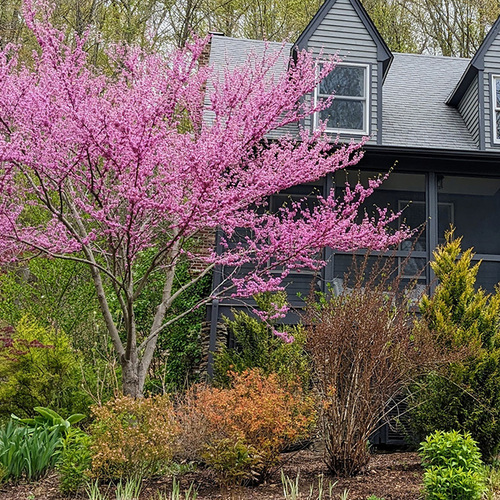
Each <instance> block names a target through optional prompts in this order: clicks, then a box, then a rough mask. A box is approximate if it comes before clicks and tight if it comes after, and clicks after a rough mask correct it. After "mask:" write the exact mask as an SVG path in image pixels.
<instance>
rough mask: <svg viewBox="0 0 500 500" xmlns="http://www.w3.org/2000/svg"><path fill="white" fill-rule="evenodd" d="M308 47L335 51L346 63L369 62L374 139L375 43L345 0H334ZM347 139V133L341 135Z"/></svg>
mask: <svg viewBox="0 0 500 500" xmlns="http://www.w3.org/2000/svg"><path fill="white" fill-rule="evenodd" d="M308 49H309V50H312V51H313V52H314V53H315V54H319V53H320V51H321V50H323V53H324V54H325V55H330V54H336V53H337V52H338V53H339V55H340V57H342V59H343V61H344V62H346V63H349V62H352V63H360V64H369V65H370V66H369V72H370V75H369V76H370V81H371V88H370V94H369V107H370V108H371V109H370V115H369V133H370V134H371V135H373V139H372V140H371V141H370V142H373V143H374V142H376V140H377V134H376V133H377V128H378V126H377V106H378V105H379V103H378V98H377V97H378V96H377V78H378V71H377V46H376V44H375V42H374V40H373V39H372V37H371V35H370V33H369V32H368V30H367V29H366V27H365V26H364V24H363V22H362V21H361V19H360V18H359V17H358V14H357V13H356V11H355V10H354V8H353V6H352V5H351V3H350V2H349V0H337V1H336V2H335V4H334V5H333V7H332V8H331V10H330V12H329V13H328V14H327V15H326V16H325V18H324V19H323V22H322V23H321V24H320V25H319V26H318V27H317V29H316V31H315V32H314V33H313V34H312V35H311V37H310V38H309V41H308ZM343 138H344V139H349V138H350V137H343Z"/></svg>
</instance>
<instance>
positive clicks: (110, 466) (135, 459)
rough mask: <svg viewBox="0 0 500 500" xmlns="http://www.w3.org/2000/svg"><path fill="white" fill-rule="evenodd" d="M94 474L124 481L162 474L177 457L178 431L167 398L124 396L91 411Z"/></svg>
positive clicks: (170, 404) (171, 407)
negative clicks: (128, 477)
mask: <svg viewBox="0 0 500 500" xmlns="http://www.w3.org/2000/svg"><path fill="white" fill-rule="evenodd" d="M92 413H93V414H94V423H93V424H92V426H91V435H92V444H91V451H92V474H93V475H94V476H95V477H98V478H121V477H127V476H130V475H135V474H141V475H143V476H147V475H151V474H155V473H158V472H160V471H161V470H162V469H163V468H165V466H167V465H168V464H169V462H170V461H171V460H172V457H173V455H174V446H175V442H176V437H177V435H178V434H179V428H178V425H177V423H176V421H175V415H174V410H173V406H172V403H171V402H170V400H169V398H168V397H166V396H156V397H153V398H144V399H133V398H130V397H127V396H122V397H119V398H117V399H114V400H111V401H108V402H107V403H106V404H104V405H103V406H95V407H93V409H92Z"/></svg>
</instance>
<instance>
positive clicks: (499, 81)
mask: <svg viewBox="0 0 500 500" xmlns="http://www.w3.org/2000/svg"><path fill="white" fill-rule="evenodd" d="M494 82H495V91H496V92H495V93H496V96H497V106H496V107H497V108H500V78H495V79H494Z"/></svg>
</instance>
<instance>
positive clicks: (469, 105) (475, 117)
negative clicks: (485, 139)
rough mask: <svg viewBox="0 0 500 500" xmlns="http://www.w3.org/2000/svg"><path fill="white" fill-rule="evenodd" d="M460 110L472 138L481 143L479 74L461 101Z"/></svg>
mask: <svg viewBox="0 0 500 500" xmlns="http://www.w3.org/2000/svg"><path fill="white" fill-rule="evenodd" d="M458 111H459V112H460V114H461V115H462V117H463V119H464V121H465V124H466V125H467V128H468V129H469V132H470V133H471V135H472V140H473V141H474V142H475V143H476V144H477V145H479V82H478V77H477V76H476V77H475V78H474V80H473V81H472V83H471V84H470V87H469V88H468V89H467V92H466V93H465V94H464V96H463V98H462V100H461V101H460V102H459V104H458Z"/></svg>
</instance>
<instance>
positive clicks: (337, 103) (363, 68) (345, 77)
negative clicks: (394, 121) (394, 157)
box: [294, 0, 392, 144]
mask: <svg viewBox="0 0 500 500" xmlns="http://www.w3.org/2000/svg"><path fill="white" fill-rule="evenodd" d="M294 49H298V50H302V49H307V50H310V51H312V52H313V53H314V54H315V55H317V56H319V55H320V54H321V53H322V54H323V55H324V56H329V55H333V54H339V56H340V57H341V58H342V62H341V63H340V64H338V65H337V67H336V68H335V69H334V70H333V71H332V73H330V75H329V76H328V77H327V78H326V79H325V80H324V81H323V82H322V83H321V84H320V86H319V87H318V88H317V89H316V92H315V94H314V96H313V98H314V99H320V98H323V97H327V96H329V95H330V94H332V93H334V94H335V99H334V100H333V101H332V104H331V106H330V107H329V108H328V109H325V110H323V111H322V112H321V113H318V115H317V116H316V117H314V119H312V120H309V121H308V123H306V126H307V125H308V126H310V127H311V128H313V127H315V126H316V124H317V122H318V120H323V121H324V120H326V121H327V131H328V132H330V133H331V134H332V135H339V136H340V138H341V139H342V140H349V139H351V138H354V139H360V138H361V137H362V136H366V135H368V136H371V140H370V142H371V143H374V144H382V83H383V80H384V77H385V75H386V73H387V70H388V68H389V66H390V63H391V61H392V54H391V52H390V50H389V48H388V47H387V45H386V44H385V42H384V40H383V39H382V37H381V36H380V34H379V32H378V31H377V29H376V28H375V25H374V24H373V22H372V20H371V19H370V18H369V16H368V14H367V13H366V11H365V9H364V8H363V6H362V5H361V3H360V2H359V1H358V0H326V1H325V3H324V4H323V6H322V7H321V8H320V10H319V11H318V13H317V14H316V15H315V16H314V18H313V19H312V20H311V22H310V23H309V25H308V26H307V28H306V29H305V30H304V32H303V33H302V34H301V35H300V37H299V39H298V40H297V42H296V43H295V45H294ZM319 64H321V63H319Z"/></svg>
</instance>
